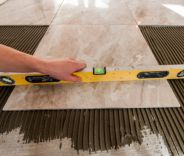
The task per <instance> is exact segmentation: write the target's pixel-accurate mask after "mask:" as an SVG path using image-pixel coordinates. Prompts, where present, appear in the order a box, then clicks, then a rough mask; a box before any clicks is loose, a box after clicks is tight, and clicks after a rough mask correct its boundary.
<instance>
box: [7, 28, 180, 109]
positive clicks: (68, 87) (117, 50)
mask: <svg viewBox="0 0 184 156" xmlns="http://www.w3.org/2000/svg"><path fill="white" fill-rule="evenodd" d="M35 55H36V56H38V57H50V58H57V59H58V58H64V57H73V58H78V59H82V60H85V61H86V62H87V64H88V67H89V68H90V67H92V66H137V65H147V66H148V65H155V64H157V62H156V60H155V58H154V56H153V54H152V52H151V51H150V49H149V47H148V45H147V44H146V41H145V40H144V38H143V36H142V34H141V32H140V30H139V28H138V27H136V26H79V25H78V26H69V25H65V26H64V25H63V26H58V25H54V26H52V27H51V28H50V30H49V31H48V32H47V34H46V36H45V37H44V39H43V41H42V42H41V44H40V45H39V47H38V49H37V51H36V53H35ZM171 106H172V107H175V106H179V103H178V101H177V99H176V97H175V95H174V93H173V92H172V90H171V88H170V87H169V84H168V83H167V81H144V82H143V81H137V82H135V81H132V82H107V83H89V84H80V83H79V84H65V85H46V86H36V85H35V86H26V87H25V86H21V87H16V89H15V90H14V91H13V93H12V95H11V96H10V98H9V100H8V102H7V103H6V105H5V107H4V110H17V109H18V110H21V109H23V110H24V109H67V108H137V107H171Z"/></svg>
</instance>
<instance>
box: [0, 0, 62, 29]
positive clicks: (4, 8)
mask: <svg viewBox="0 0 184 156" xmlns="http://www.w3.org/2000/svg"><path fill="white" fill-rule="evenodd" d="M3 2H4V1H2V4H1V1H0V25H38V24H39V25H49V24H50V23H51V22H52V20H53V18H54V16H55V15H56V12H57V11H58V9H59V7H60V6H61V4H62V2H63V0H39V1H35V0H25V1H24V0H7V1H5V2H4V3H3Z"/></svg>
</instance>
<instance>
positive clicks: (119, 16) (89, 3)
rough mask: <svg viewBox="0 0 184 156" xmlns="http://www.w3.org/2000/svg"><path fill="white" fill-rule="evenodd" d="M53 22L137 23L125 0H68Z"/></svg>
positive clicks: (84, 23)
mask: <svg viewBox="0 0 184 156" xmlns="http://www.w3.org/2000/svg"><path fill="white" fill-rule="evenodd" d="M53 24H79V25H91V24H92V25H99V24H107V25H110V24H111V25H115V24H118V25H119V24H126V25H135V24H136V22H135V20H134V18H133V16H132V15H131V12H130V11H129V9H128V7H127V6H126V5H125V3H124V2H123V0H66V1H64V2H63V5H62V6H61V8H60V10H59V12H58V14H57V16H56V18H55V19H54V21H53Z"/></svg>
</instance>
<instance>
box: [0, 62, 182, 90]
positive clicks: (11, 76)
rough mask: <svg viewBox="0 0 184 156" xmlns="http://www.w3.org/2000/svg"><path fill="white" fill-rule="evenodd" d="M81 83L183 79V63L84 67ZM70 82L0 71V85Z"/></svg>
mask: <svg viewBox="0 0 184 156" xmlns="http://www.w3.org/2000/svg"><path fill="white" fill-rule="evenodd" d="M74 75H77V76H79V77H80V78H81V82H82V83H87V82H88V83H89V82H104V81H131V80H160V79H184V65H159V66H147V67H143V66H140V67H103V68H95V67H93V68H86V69H85V70H83V71H80V72H76V73H74ZM60 83H72V82H69V81H64V80H57V79H55V78H53V77H50V76H49V75H45V74H40V73H2V72H0V86H16V85H29V84H60Z"/></svg>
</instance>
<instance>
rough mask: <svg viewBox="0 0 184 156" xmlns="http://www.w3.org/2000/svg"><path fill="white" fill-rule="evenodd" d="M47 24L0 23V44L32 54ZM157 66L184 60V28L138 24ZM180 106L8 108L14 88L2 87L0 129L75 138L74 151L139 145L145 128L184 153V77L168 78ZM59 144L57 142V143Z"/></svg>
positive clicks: (41, 137)
mask: <svg viewBox="0 0 184 156" xmlns="http://www.w3.org/2000/svg"><path fill="white" fill-rule="evenodd" d="M47 28H48V26H0V43H2V44H5V45H8V46H11V47H13V48H16V49H18V50H21V51H25V52H26V53H29V54H33V53H34V51H35V49H36V48H37V46H38V44H39V42H40V40H41V38H42V37H43V36H44V34H45V32H46V30H47ZM140 29H141V31H142V33H143V36H144V37H145V39H146V40H147V42H148V44H149V46H150V48H151V49H152V52H153V53H154V55H155V57H156V59H157V61H158V62H159V64H182V63H184V27H180V26H164V27H163V26H140ZM169 84H170V85H171V87H172V89H173V91H174V93H175V95H176V97H177V98H178V100H179V101H180V104H181V107H180V108H158V109H155V108H154V109H151V108H150V109H149V108H146V109H94V110H88V109H81V110H52V111H51V110H36V111H6V112H3V111H2V108H3V106H4V105H5V103H6V101H7V99H8V97H9V95H10V94H11V92H12V90H13V87H0V133H1V134H2V133H9V132H10V131H12V130H13V129H16V128H18V127H20V133H22V134H24V141H25V142H27V143H29V142H36V143H38V142H43V141H48V140H52V139H56V138H60V139H62V138H64V137H68V138H71V140H72V143H73V145H72V146H73V148H74V149H76V150H80V149H82V150H89V151H97V150H109V149H111V148H116V149H118V147H120V146H124V145H127V144H130V143H131V142H133V141H137V142H139V143H141V141H142V139H141V135H140V131H141V129H143V127H144V126H147V127H148V128H150V129H151V131H152V132H153V133H155V134H160V135H162V137H163V139H164V141H165V144H166V145H167V147H168V150H169V152H170V153H171V154H172V155H183V154H184V80H170V81H169ZM58 146H59V145H58Z"/></svg>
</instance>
